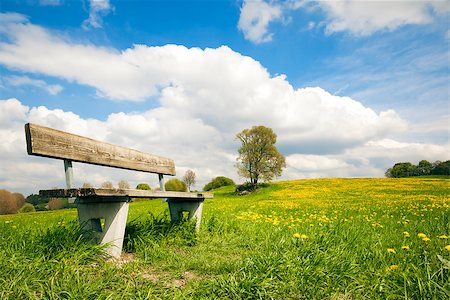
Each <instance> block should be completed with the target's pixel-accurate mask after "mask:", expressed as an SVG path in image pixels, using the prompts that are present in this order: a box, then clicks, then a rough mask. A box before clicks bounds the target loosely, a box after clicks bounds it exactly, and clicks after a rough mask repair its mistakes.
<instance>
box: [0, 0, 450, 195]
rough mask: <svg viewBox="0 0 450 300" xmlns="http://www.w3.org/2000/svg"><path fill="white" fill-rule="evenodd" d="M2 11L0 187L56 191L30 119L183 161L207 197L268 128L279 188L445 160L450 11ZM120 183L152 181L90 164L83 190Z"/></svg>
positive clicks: (133, 5)
mask: <svg viewBox="0 0 450 300" xmlns="http://www.w3.org/2000/svg"><path fill="white" fill-rule="evenodd" d="M0 5H1V6H0V9H1V14H2V15H1V18H0V72H1V73H0V74H1V78H0V106H2V108H1V111H3V113H2V112H0V124H1V128H0V129H1V132H2V133H1V135H2V137H3V139H4V140H5V141H8V143H5V144H7V145H3V146H2V147H3V149H0V150H1V153H2V154H0V159H1V160H2V164H4V165H5V167H4V168H3V170H2V171H0V187H2V186H3V187H4V188H7V189H10V190H18V191H23V192H24V193H29V192H32V191H34V189H36V188H40V187H42V185H50V186H60V185H61V181H62V172H60V171H61V170H59V169H61V168H60V165H59V162H53V161H50V160H43V159H41V158H32V157H27V156H26V153H24V150H25V144H24V141H23V129H22V126H23V123H26V122H30V121H31V122H35V123H39V124H43V125H47V126H51V127H56V128H59V129H62V130H67V131H71V132H75V133H78V134H82V135H88V136H91V137H93V138H97V139H101V140H107V141H110V142H114V143H119V144H122V145H124V146H129V147H132V148H136V149H139V150H143V151H149V152H152V153H156V154H160V155H165V156H169V157H172V158H174V159H175V162H176V165H177V170H178V174H179V177H181V176H182V175H183V174H184V172H185V171H186V170H187V169H193V170H194V171H195V172H196V173H197V176H198V184H197V186H196V187H197V188H201V187H202V186H203V184H204V183H206V182H207V181H209V180H210V179H211V178H212V177H214V176H219V175H225V176H229V177H232V178H234V179H235V180H237V181H242V180H243V179H242V178H238V177H237V174H236V171H235V169H234V162H235V158H236V149H237V147H238V146H239V145H238V144H237V142H236V141H235V140H234V135H235V134H236V133H237V132H239V131H240V130H242V129H244V128H246V127H250V126H253V125H260V124H261V125H266V126H270V127H272V128H273V129H274V130H275V132H276V133H277V134H278V141H279V147H280V150H281V151H282V152H283V153H284V154H285V155H286V156H287V163H288V166H287V169H286V170H285V172H284V175H283V177H282V179H290V178H310V177H362V176H363V177H372V176H383V172H384V170H385V169H386V168H387V167H390V166H391V165H392V164H393V163H395V162H398V161H412V162H413V163H417V162H418V161H419V160H421V159H428V160H431V161H435V160H447V159H449V157H448V153H449V152H450V151H449V93H450V92H449V89H450V87H449V68H450V58H449V53H450V52H449V50H450V46H449V43H450V28H449V14H450V4H449V2H448V1H398V2H389V1H375V2H373V1H372V2H368V1H345V2H343V1H297V0H292V1H275V0H274V1H263V0H258V1H256V0H255V1H189V0H185V1H112V0H111V1H106V0H97V1H94V0H91V1H64V0H60V1H57V0H41V1H38V0H36V1H31V0H30V1H9V0H2V2H1V4H0ZM30 164H33V165H34V166H35V168H34V169H33V171H32V172H26V175H24V174H23V171H24V170H25V169H27V165H30ZM42 173H45V174H46V176H43V175H42ZM49 173H51V175H50V174H49ZM53 173H54V174H53ZM60 173H61V174H60ZM120 179H127V180H129V181H130V182H131V183H132V184H135V183H137V182H140V181H150V183H151V184H153V183H152V181H151V180H153V179H148V178H147V175H145V174H138V175H136V174H134V173H121V172H120V171H114V172H112V173H111V172H108V171H104V170H103V169H101V168H100V169H99V168H95V167H90V166H87V167H86V166H81V165H80V166H79V173H78V181H79V182H78V183H79V184H81V183H82V182H85V181H89V182H92V183H94V184H99V183H101V182H102V181H104V180H111V181H113V182H116V181H118V180H120ZM30 182H33V186H30ZM62 182H63V181H62ZM153 185H155V184H153Z"/></svg>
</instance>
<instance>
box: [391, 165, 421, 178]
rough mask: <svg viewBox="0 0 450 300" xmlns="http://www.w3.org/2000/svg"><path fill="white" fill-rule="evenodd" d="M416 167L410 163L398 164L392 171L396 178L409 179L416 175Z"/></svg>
mask: <svg viewBox="0 0 450 300" xmlns="http://www.w3.org/2000/svg"><path fill="white" fill-rule="evenodd" d="M414 169H415V166H414V165H413V164H411V163H410V162H401V163H396V164H395V165H394V166H393V167H392V169H391V175H392V177H394V178H400V177H409V176H413V175H414Z"/></svg>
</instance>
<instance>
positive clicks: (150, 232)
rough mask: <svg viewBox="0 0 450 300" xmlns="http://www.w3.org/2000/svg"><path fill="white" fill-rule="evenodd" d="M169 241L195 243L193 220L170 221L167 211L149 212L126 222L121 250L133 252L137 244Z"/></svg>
mask: <svg viewBox="0 0 450 300" xmlns="http://www.w3.org/2000/svg"><path fill="white" fill-rule="evenodd" d="M159 241H169V242H171V243H174V244H179V245H185V246H194V245H196V244H197V232H196V230H195V222H192V221H189V220H187V219H183V220H182V221H180V222H177V223H172V222H171V221H170V218H169V217H168V215H167V213H165V214H160V215H154V214H152V213H151V212H150V213H149V214H148V215H146V216H145V217H140V218H138V219H135V220H133V221H131V222H129V223H128V224H127V227H126V229H125V239H124V245H123V250H124V251H125V252H135V251H136V248H138V247H139V245H141V244H142V245H145V244H147V243H149V242H159Z"/></svg>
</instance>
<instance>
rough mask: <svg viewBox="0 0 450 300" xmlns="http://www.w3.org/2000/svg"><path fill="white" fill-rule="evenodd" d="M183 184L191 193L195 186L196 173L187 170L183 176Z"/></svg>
mask: <svg viewBox="0 0 450 300" xmlns="http://www.w3.org/2000/svg"><path fill="white" fill-rule="evenodd" d="M183 182H184V183H185V184H186V186H187V188H188V191H191V187H192V186H193V185H194V184H195V172H194V171H192V170H187V171H186V173H185V174H184V176H183Z"/></svg>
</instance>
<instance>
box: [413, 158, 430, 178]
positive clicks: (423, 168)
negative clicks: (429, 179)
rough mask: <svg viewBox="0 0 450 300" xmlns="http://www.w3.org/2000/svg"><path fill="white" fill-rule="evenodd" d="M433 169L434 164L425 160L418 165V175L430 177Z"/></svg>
mask: <svg viewBox="0 0 450 300" xmlns="http://www.w3.org/2000/svg"><path fill="white" fill-rule="evenodd" d="M432 168H433V166H432V164H431V163H430V162H429V161H427V160H425V159H423V160H421V161H420V162H419V164H418V165H417V167H416V173H417V175H418V176H420V175H430V173H431V169H432Z"/></svg>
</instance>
